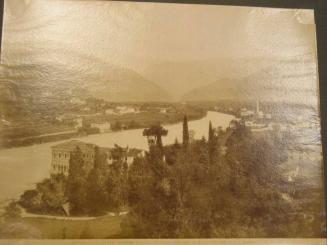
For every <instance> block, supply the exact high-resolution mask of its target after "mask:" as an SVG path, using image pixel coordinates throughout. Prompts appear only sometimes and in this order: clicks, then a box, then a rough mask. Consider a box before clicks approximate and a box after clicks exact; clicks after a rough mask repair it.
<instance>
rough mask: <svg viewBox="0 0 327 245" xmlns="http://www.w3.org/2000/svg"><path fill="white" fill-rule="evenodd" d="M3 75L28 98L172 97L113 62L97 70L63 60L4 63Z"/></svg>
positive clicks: (120, 98)
mask: <svg viewBox="0 0 327 245" xmlns="http://www.w3.org/2000/svg"><path fill="white" fill-rule="evenodd" d="M81 67H83V66H81ZM1 75H2V79H3V80H4V81H13V82H15V83H16V84H17V86H7V85H6V87H7V88H8V89H15V90H17V91H15V92H11V93H14V94H20V95H21V97H20V98H17V99H22V100H25V101H26V100H27V99H30V100H34V101H36V100H39V101H48V102H50V101H51V100H53V99H54V100H65V99H66V98H70V97H71V96H72V95H74V96H77V97H78V96H81V97H83V98H85V96H93V97H95V98H99V99H105V100H107V101H113V102H116V101H168V100H169V99H170V96H169V94H168V93H167V92H166V91H164V90H163V89H162V88H160V87H159V86H158V85H156V84H154V83H152V82H150V81H148V80H146V79H145V78H143V77H142V76H141V75H139V74H138V73H136V72H134V71H132V70H129V69H126V68H120V67H114V66H109V65H108V66H106V67H104V65H102V67H101V66H98V69H97V70H95V71H91V70H90V69H77V68H76V67H70V66H65V65H61V64H56V65H52V64H42V65H41V64H32V65H30V64H28V65H25V64H21V65H6V66H5V65H4V66H2V67H1ZM7 91H8V90H7ZM76 91H78V93H76ZM81 91H82V93H81ZM8 93H9V92H8Z"/></svg>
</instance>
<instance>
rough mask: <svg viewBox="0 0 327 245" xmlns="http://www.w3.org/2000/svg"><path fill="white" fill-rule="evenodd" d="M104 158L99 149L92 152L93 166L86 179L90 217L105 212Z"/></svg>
mask: <svg viewBox="0 0 327 245" xmlns="http://www.w3.org/2000/svg"><path fill="white" fill-rule="evenodd" d="M106 172H107V169H106V156H105V154H104V153H102V152H101V151H100V149H99V147H96V148H95V151H94V166H93V168H92V170H91V171H90V173H89V174H88V178H87V184H86V185H87V188H86V191H87V196H86V199H87V200H86V201H87V210H88V214H91V215H96V216H97V215H102V214H104V213H105V212H106V211H107V203H106V199H107V192H106V178H107V175H106Z"/></svg>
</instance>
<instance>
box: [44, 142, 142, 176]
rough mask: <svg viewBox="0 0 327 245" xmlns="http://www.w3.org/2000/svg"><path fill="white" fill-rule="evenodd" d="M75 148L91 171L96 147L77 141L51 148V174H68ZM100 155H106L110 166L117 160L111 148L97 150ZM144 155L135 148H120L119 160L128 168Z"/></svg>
mask: <svg viewBox="0 0 327 245" xmlns="http://www.w3.org/2000/svg"><path fill="white" fill-rule="evenodd" d="M77 147H78V148H79V149H80V150H81V152H82V157H83V160H84V162H85V163H86V166H87V170H88V171H89V170H91V169H92V167H93V165H94V157H95V148H96V147H97V145H95V144H90V143H85V142H82V141H78V140H71V141H68V142H64V143H61V144H58V145H55V146H53V147H51V149H52V161H51V170H50V173H51V174H64V175H66V176H67V175H68V173H69V162H70V158H71V156H72V153H73V152H74V151H75V150H76V149H77ZM99 149H100V151H101V152H102V153H105V154H106V159H107V164H108V165H111V164H112V163H114V161H117V160H118V159H117V158H115V156H114V154H113V151H114V149H113V148H104V147H100V148H99ZM143 155H144V151H142V150H139V149H135V148H128V147H126V148H122V156H121V160H123V161H125V162H126V163H127V165H128V166H130V165H131V164H132V163H133V161H134V158H135V157H140V156H143Z"/></svg>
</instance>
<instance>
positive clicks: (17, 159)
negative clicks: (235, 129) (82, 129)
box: [0, 111, 234, 206]
mask: <svg viewBox="0 0 327 245" xmlns="http://www.w3.org/2000/svg"><path fill="white" fill-rule="evenodd" d="M233 118H234V116H232V115H227V114H224V113H219V112H213V111H209V112H208V113H207V115H206V116H205V117H204V118H202V119H199V120H194V121H190V122H189V130H192V131H194V133H195V134H194V138H196V139H200V138H201V137H202V136H205V137H207V134H208V126H209V121H211V122H212V125H213V126H214V127H218V126H221V127H222V128H226V127H227V126H228V124H229V122H230V121H231V120H232V119H233ZM165 128H166V129H168V135H167V136H166V137H163V143H164V144H171V143H173V142H174V141H175V139H176V138H177V139H178V140H179V142H181V139H182V123H177V124H171V125H165ZM142 133H143V129H133V130H125V131H118V132H108V133H103V134H96V135H89V136H84V137H77V138H74V139H78V140H81V141H84V142H89V143H94V144H97V145H98V146H102V147H113V146H114V144H118V145H120V146H124V147H125V146H129V147H133V148H139V149H145V150H146V149H147V148H148V145H147V140H146V138H145V137H144V136H143V135H142ZM64 141H67V140H64ZM64 141H56V142H50V143H44V144H37V145H31V146H26V147H17V148H11V149H4V150H1V151H0V186H1V193H0V206H2V205H1V204H4V203H7V201H8V200H11V199H14V198H17V197H18V196H19V195H20V194H21V193H22V192H23V191H24V190H26V189H28V188H32V187H33V186H34V185H35V183H37V182H39V181H41V180H42V179H44V178H46V177H48V176H49V170H50V164H51V146H53V145H56V144H59V143H62V142H64Z"/></svg>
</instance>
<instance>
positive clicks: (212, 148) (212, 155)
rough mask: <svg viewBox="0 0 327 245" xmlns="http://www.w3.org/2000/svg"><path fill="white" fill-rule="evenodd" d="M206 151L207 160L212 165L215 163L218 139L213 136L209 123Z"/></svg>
mask: <svg viewBox="0 0 327 245" xmlns="http://www.w3.org/2000/svg"><path fill="white" fill-rule="evenodd" d="M208 149H209V160H210V163H211V164H213V163H214V162H216V161H217V156H218V139H217V137H216V135H215V131H214V129H213V128H212V124H211V121H210V122H209V134H208Z"/></svg>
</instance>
